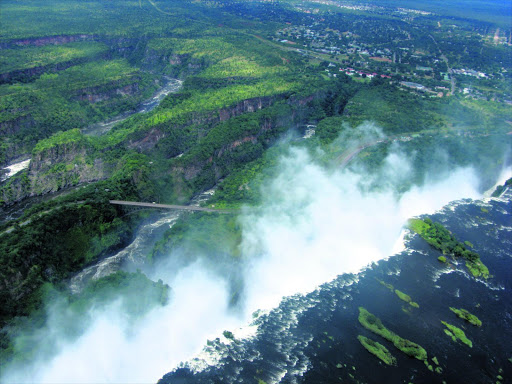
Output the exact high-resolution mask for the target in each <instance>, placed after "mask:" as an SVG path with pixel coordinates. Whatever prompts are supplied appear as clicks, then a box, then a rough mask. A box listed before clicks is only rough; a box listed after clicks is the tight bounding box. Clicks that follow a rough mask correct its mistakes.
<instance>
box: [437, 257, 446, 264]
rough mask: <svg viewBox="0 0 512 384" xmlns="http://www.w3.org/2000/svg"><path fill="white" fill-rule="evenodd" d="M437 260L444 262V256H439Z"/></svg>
mask: <svg viewBox="0 0 512 384" xmlns="http://www.w3.org/2000/svg"><path fill="white" fill-rule="evenodd" d="M437 260H439V261H440V262H441V263H446V257H444V256H439V257H438V258H437Z"/></svg>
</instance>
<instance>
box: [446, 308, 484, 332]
mask: <svg viewBox="0 0 512 384" xmlns="http://www.w3.org/2000/svg"><path fill="white" fill-rule="evenodd" d="M450 311H452V312H453V313H455V314H456V315H457V316H458V317H459V318H461V319H463V320H466V321H467V322H468V323H470V324H473V325H475V326H477V327H481V326H482V321H481V320H480V319H479V318H478V317H476V316H475V315H473V314H471V313H469V312H468V311H467V310H465V309H462V308H461V309H457V308H453V307H450Z"/></svg>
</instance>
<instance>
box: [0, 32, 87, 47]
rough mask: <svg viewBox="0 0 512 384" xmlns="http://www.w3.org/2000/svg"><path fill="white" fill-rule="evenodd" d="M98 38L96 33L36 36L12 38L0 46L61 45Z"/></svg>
mask: <svg viewBox="0 0 512 384" xmlns="http://www.w3.org/2000/svg"><path fill="white" fill-rule="evenodd" d="M96 38H97V37H95V36H94V35H87V34H79V35H58V36H45V37H35V38H29V39H17V40H11V41H9V42H6V43H2V44H0V48H14V47H23V46H28V45H35V46H38V47H40V46H43V45H48V44H54V45H61V44H68V43H73V42H75V41H85V40H95V39H96Z"/></svg>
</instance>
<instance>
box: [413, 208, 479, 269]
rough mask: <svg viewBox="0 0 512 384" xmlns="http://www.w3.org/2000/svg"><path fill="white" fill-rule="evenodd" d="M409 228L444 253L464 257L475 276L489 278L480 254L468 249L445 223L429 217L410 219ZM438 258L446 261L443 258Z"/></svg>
mask: <svg viewBox="0 0 512 384" xmlns="http://www.w3.org/2000/svg"><path fill="white" fill-rule="evenodd" d="M409 228H410V229H411V230H412V231H414V232H416V233H417V234H418V235H420V236H421V237H422V238H423V239H424V240H425V241H426V242H427V243H429V244H430V245H431V246H433V247H434V248H435V249H437V250H439V251H441V252H443V255H453V256H454V257H462V258H464V259H465V260H466V267H467V268H468V270H469V272H470V273H471V274H472V275H473V276H474V277H483V278H484V279H487V278H489V269H488V268H487V267H486V266H485V265H484V264H483V263H482V261H481V260H480V255H479V254H478V253H476V252H473V251H470V250H469V249H467V248H466V245H465V244H464V243H461V242H460V241H458V240H457V239H456V238H455V236H453V235H452V233H451V232H450V231H449V230H448V229H446V228H445V227H444V226H443V225H441V224H439V223H434V222H433V221H432V220H430V219H428V218H427V219H425V220H421V219H410V220H409ZM445 259H446V258H445ZM438 260H439V261H442V262H444V261H443V260H442V259H438Z"/></svg>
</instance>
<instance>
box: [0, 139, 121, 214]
mask: <svg viewBox="0 0 512 384" xmlns="http://www.w3.org/2000/svg"><path fill="white" fill-rule="evenodd" d="M111 172H112V169H111V167H110V166H107V165H106V164H105V162H104V161H103V160H102V159H101V158H91V157H90V156H89V155H88V147H87V145H84V144H83V143H74V142H71V143H66V144H62V145H55V146H53V147H51V148H49V149H46V150H44V151H40V152H37V153H34V154H33V157H32V160H31V162H30V165H29V168H28V169H27V170H26V171H24V172H23V173H21V174H18V175H16V176H14V177H13V178H11V179H9V180H8V181H7V182H6V183H5V184H4V185H3V186H2V188H1V190H0V191H1V199H2V200H3V202H4V203H5V204H8V205H9V204H13V203H15V202H18V201H21V200H23V199H24V198H26V197H30V196H37V195H44V194H47V193H53V192H57V191H59V190H61V189H65V188H69V187H72V186H76V185H78V184H82V183H87V182H92V181H97V180H103V179H106V178H107V177H108V176H110V174H111Z"/></svg>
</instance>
